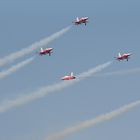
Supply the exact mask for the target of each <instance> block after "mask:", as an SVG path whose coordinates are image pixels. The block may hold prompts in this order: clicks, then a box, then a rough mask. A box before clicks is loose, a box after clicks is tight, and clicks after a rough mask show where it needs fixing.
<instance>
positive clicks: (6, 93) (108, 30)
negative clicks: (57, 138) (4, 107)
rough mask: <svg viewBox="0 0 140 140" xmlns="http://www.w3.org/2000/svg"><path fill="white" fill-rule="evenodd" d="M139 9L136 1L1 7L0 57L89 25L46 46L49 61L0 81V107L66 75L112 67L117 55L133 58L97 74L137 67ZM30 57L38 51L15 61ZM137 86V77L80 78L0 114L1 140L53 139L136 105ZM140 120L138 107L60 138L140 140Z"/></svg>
mask: <svg viewBox="0 0 140 140" xmlns="http://www.w3.org/2000/svg"><path fill="white" fill-rule="evenodd" d="M139 7H140V1H139V0H133V1H132V0H115V1H114V0H85V1H84V0H83V1H80V0H69V1H67V0H58V1H56V0H24V1H23V0H22V1H21V0H11V1H10V0H0V46H1V47H0V58H2V57H4V56H6V55H8V54H10V53H12V52H15V51H17V50H20V49H22V48H25V47H27V46H29V45H30V44H32V43H34V42H36V41H38V40H40V39H42V38H44V37H46V36H49V35H51V34H53V33H55V32H57V31H59V30H61V29H63V28H65V27H67V26H69V25H71V24H72V21H73V20H74V19H75V18H76V17H77V16H78V17H81V16H88V17H89V23H88V24H87V26H84V25H81V26H73V27H72V28H71V30H70V31H69V32H68V33H67V34H65V35H64V36H62V37H61V38H59V39H58V40H55V41H54V42H53V43H51V44H50V45H49V46H47V47H52V48H54V53H53V54H52V56H51V57H49V56H44V57H40V56H37V57H36V59H35V61H34V62H33V63H32V64H30V65H29V66H27V67H25V68H23V69H22V70H20V71H18V72H17V73H15V74H13V75H11V76H9V77H7V78H5V79H2V80H0V102H2V101H3V100H5V99H8V98H14V97H16V96H17V95H21V94H26V93H28V92H31V91H34V90H35V89H38V88H39V87H41V86H44V85H51V84H53V83H56V82H59V81H60V77H61V76H63V75H65V74H67V73H69V72H71V71H73V72H74V73H75V74H78V73H81V72H83V71H86V70H88V69H89V68H91V67H94V66H96V65H99V64H102V63H105V62H107V61H110V60H113V59H114V56H116V55H117V53H118V52H122V53H124V52H132V53H133V56H132V58H131V59H130V60H129V61H128V62H125V61H124V62H121V63H120V62H117V61H114V63H113V64H112V65H111V66H110V67H108V68H107V69H105V70H104V71H103V72H109V71H111V72H112V71H117V70H123V69H131V68H136V67H139V66H140V61H139V60H140V56H139V54H140V8H139ZM34 55H37V54H36V51H35V52H34V53H32V54H31V55H28V56H26V57H24V58H21V59H18V60H17V61H16V62H20V61H22V60H25V59H26V58H29V57H31V56H34ZM14 64H16V63H14ZM11 65H13V64H9V65H6V66H4V67H1V68H0V70H4V69H7V68H9V67H10V66H11ZM139 83H140V76H139V74H135V75H125V76H108V77H107V76H106V77H91V78H89V79H86V80H84V81H82V82H80V83H78V84H75V85H74V86H72V87H69V88H67V89H65V90H63V91H60V92H58V93H57V94H56V93H54V94H52V95H49V96H48V97H46V98H43V99H40V100H37V101H35V102H32V103H30V104H28V105H25V106H23V107H20V108H17V109H13V110H10V111H8V112H6V113H3V114H0V139H1V140H19V139H20V140H44V138H45V137H46V136H47V135H49V134H51V133H53V132H57V131H59V130H61V129H63V128H65V127H68V126H71V125H72V124H75V123H77V122H80V121H84V120H86V119H90V118H93V117H96V116H98V115H100V114H103V113H106V112H109V111H112V110H114V109H116V108H118V107H120V106H122V105H124V104H127V103H130V102H132V101H135V100H138V99H140V94H139V90H140V86H139ZM139 118H140V110H139V108H136V109H133V110H132V111H130V112H128V113H126V114H123V115H122V116H120V117H118V118H116V119H114V120H112V121H110V122H106V123H103V124H100V125H98V126H95V127H93V128H89V129H86V130H84V131H81V132H79V133H76V134H73V135H71V136H69V137H66V138H65V139H66V140H93V139H94V140H111V139H113V140H118V139H127V140H132V139H140V133H139V130H140V121H139Z"/></svg>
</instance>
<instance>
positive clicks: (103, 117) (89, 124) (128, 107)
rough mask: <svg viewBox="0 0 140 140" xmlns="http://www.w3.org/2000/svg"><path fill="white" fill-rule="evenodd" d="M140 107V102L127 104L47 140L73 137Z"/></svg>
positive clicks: (51, 136)
mask: <svg viewBox="0 0 140 140" xmlns="http://www.w3.org/2000/svg"><path fill="white" fill-rule="evenodd" d="M139 105H140V100H138V101H136V102H133V103H130V104H127V105H124V106H122V107H121V108H119V109H116V110H114V111H112V112H110V113H106V114H103V115H100V116H98V117H96V118H93V119H90V120H86V121H83V122H81V123H79V124H77V125H74V126H71V127H68V128H65V129H64V130H62V131H60V132H58V133H54V134H52V135H50V136H48V137H47V138H46V139H45V140H58V139H62V138H64V137H66V136H68V135H71V134H73V133H76V132H78V131H80V130H83V129H86V128H89V127H93V126H95V125H97V124H99V123H102V122H105V121H109V120H111V119H113V118H115V117H118V116H119V115H121V114H123V113H125V112H127V111H129V110H131V109H133V108H134V107H137V106H139Z"/></svg>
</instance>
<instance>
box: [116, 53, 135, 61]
mask: <svg viewBox="0 0 140 140" xmlns="http://www.w3.org/2000/svg"><path fill="white" fill-rule="evenodd" d="M130 55H132V54H131V53H124V54H122V55H121V54H120V53H119V54H118V56H117V57H116V59H117V60H119V61H120V60H124V59H126V60H127V61H128V59H129V58H130Z"/></svg>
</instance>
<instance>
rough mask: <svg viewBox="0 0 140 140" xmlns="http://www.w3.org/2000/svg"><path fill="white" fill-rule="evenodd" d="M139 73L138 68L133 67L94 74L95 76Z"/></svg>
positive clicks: (139, 69)
mask: <svg viewBox="0 0 140 140" xmlns="http://www.w3.org/2000/svg"><path fill="white" fill-rule="evenodd" d="M137 73H140V68H139V67H138V68H133V69H128V70H120V71H114V72H107V73H102V74H96V75H95V76H98V77H104V76H120V75H130V74H137Z"/></svg>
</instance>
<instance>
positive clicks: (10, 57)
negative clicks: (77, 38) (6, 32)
mask: <svg viewBox="0 0 140 140" xmlns="http://www.w3.org/2000/svg"><path fill="white" fill-rule="evenodd" d="M70 28H71V26H68V27H66V28H64V29H62V30H60V31H59V32H56V33H54V34H53V35H51V36H49V37H46V38H44V39H42V40H40V41H38V42H36V43H34V44H32V45H30V46H29V47H27V48H23V49H21V50H20V51H17V52H14V53H11V54H9V55H8V56H5V57H4V58H1V59H0V66H3V65H5V64H8V63H11V62H13V61H15V60H16V59H18V58H20V57H23V56H25V55H27V54H30V53H31V52H33V51H34V50H35V49H38V48H40V47H43V46H46V45H48V44H49V43H51V42H52V41H54V40H55V39H57V38H59V37H60V36H62V35H63V34H64V33H66V32H67V31H68V30H69V29H70Z"/></svg>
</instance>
